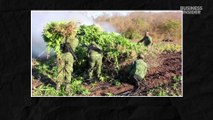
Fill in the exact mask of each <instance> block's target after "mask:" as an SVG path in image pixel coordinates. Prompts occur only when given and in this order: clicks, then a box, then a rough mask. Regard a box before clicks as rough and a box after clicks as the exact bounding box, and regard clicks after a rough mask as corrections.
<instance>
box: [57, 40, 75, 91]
mask: <svg viewBox="0 0 213 120" xmlns="http://www.w3.org/2000/svg"><path fill="white" fill-rule="evenodd" d="M78 43H79V42H78V39H76V38H69V37H68V38H65V39H64V40H63V41H62V44H61V47H60V50H61V57H60V58H59V59H57V67H58V76H57V81H56V82H57V87H56V88H57V90H60V89H61V86H62V85H65V86H66V91H69V90H70V88H69V83H70V82H71V79H72V72H73V63H74V62H75V60H74V55H73V54H74V53H72V52H74V51H75V49H76V47H77V46H78ZM70 48H71V49H72V52H71V50H70Z"/></svg>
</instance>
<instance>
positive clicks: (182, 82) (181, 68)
mask: <svg viewBox="0 0 213 120" xmlns="http://www.w3.org/2000/svg"><path fill="white" fill-rule="evenodd" d="M109 11H110V12H121V11H122V12H124V11H126V12H181V13H182V14H181V46H182V49H181V74H182V75H181V96H32V12H109ZM30 15H31V19H30V23H31V26H30V27H31V28H30V30H31V58H30V60H31V74H30V76H31V82H30V83H31V84H30V86H31V87H30V95H31V97H130V98H134V97H160V98H162V97H171V98H173V97H175V98H180V97H183V11H182V10H31V12H30Z"/></svg>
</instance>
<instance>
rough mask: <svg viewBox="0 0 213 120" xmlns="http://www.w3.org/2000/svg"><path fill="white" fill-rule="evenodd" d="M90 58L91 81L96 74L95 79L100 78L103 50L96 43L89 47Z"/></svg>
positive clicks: (89, 71)
mask: <svg viewBox="0 0 213 120" xmlns="http://www.w3.org/2000/svg"><path fill="white" fill-rule="evenodd" d="M88 57H89V65H90V67H89V70H88V73H89V79H92V77H93V75H94V72H95V77H97V78H98V79H99V78H100V74H101V67H102V59H103V53H102V48H101V47H100V46H99V45H97V44H96V43H95V42H92V43H91V44H90V45H89V47H88Z"/></svg>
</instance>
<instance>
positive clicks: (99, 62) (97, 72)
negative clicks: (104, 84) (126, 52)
mask: <svg viewBox="0 0 213 120" xmlns="http://www.w3.org/2000/svg"><path fill="white" fill-rule="evenodd" d="M101 67H102V57H100V58H99V59H98V61H97V69H96V74H97V77H98V79H99V78H100V74H101Z"/></svg>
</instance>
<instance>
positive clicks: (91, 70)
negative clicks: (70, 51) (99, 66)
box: [88, 60, 95, 79]
mask: <svg viewBox="0 0 213 120" xmlns="http://www.w3.org/2000/svg"><path fill="white" fill-rule="evenodd" d="M89 64H90V68H89V70H88V73H89V79H91V78H92V76H93V71H94V67H95V61H93V60H90V63H89Z"/></svg>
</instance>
